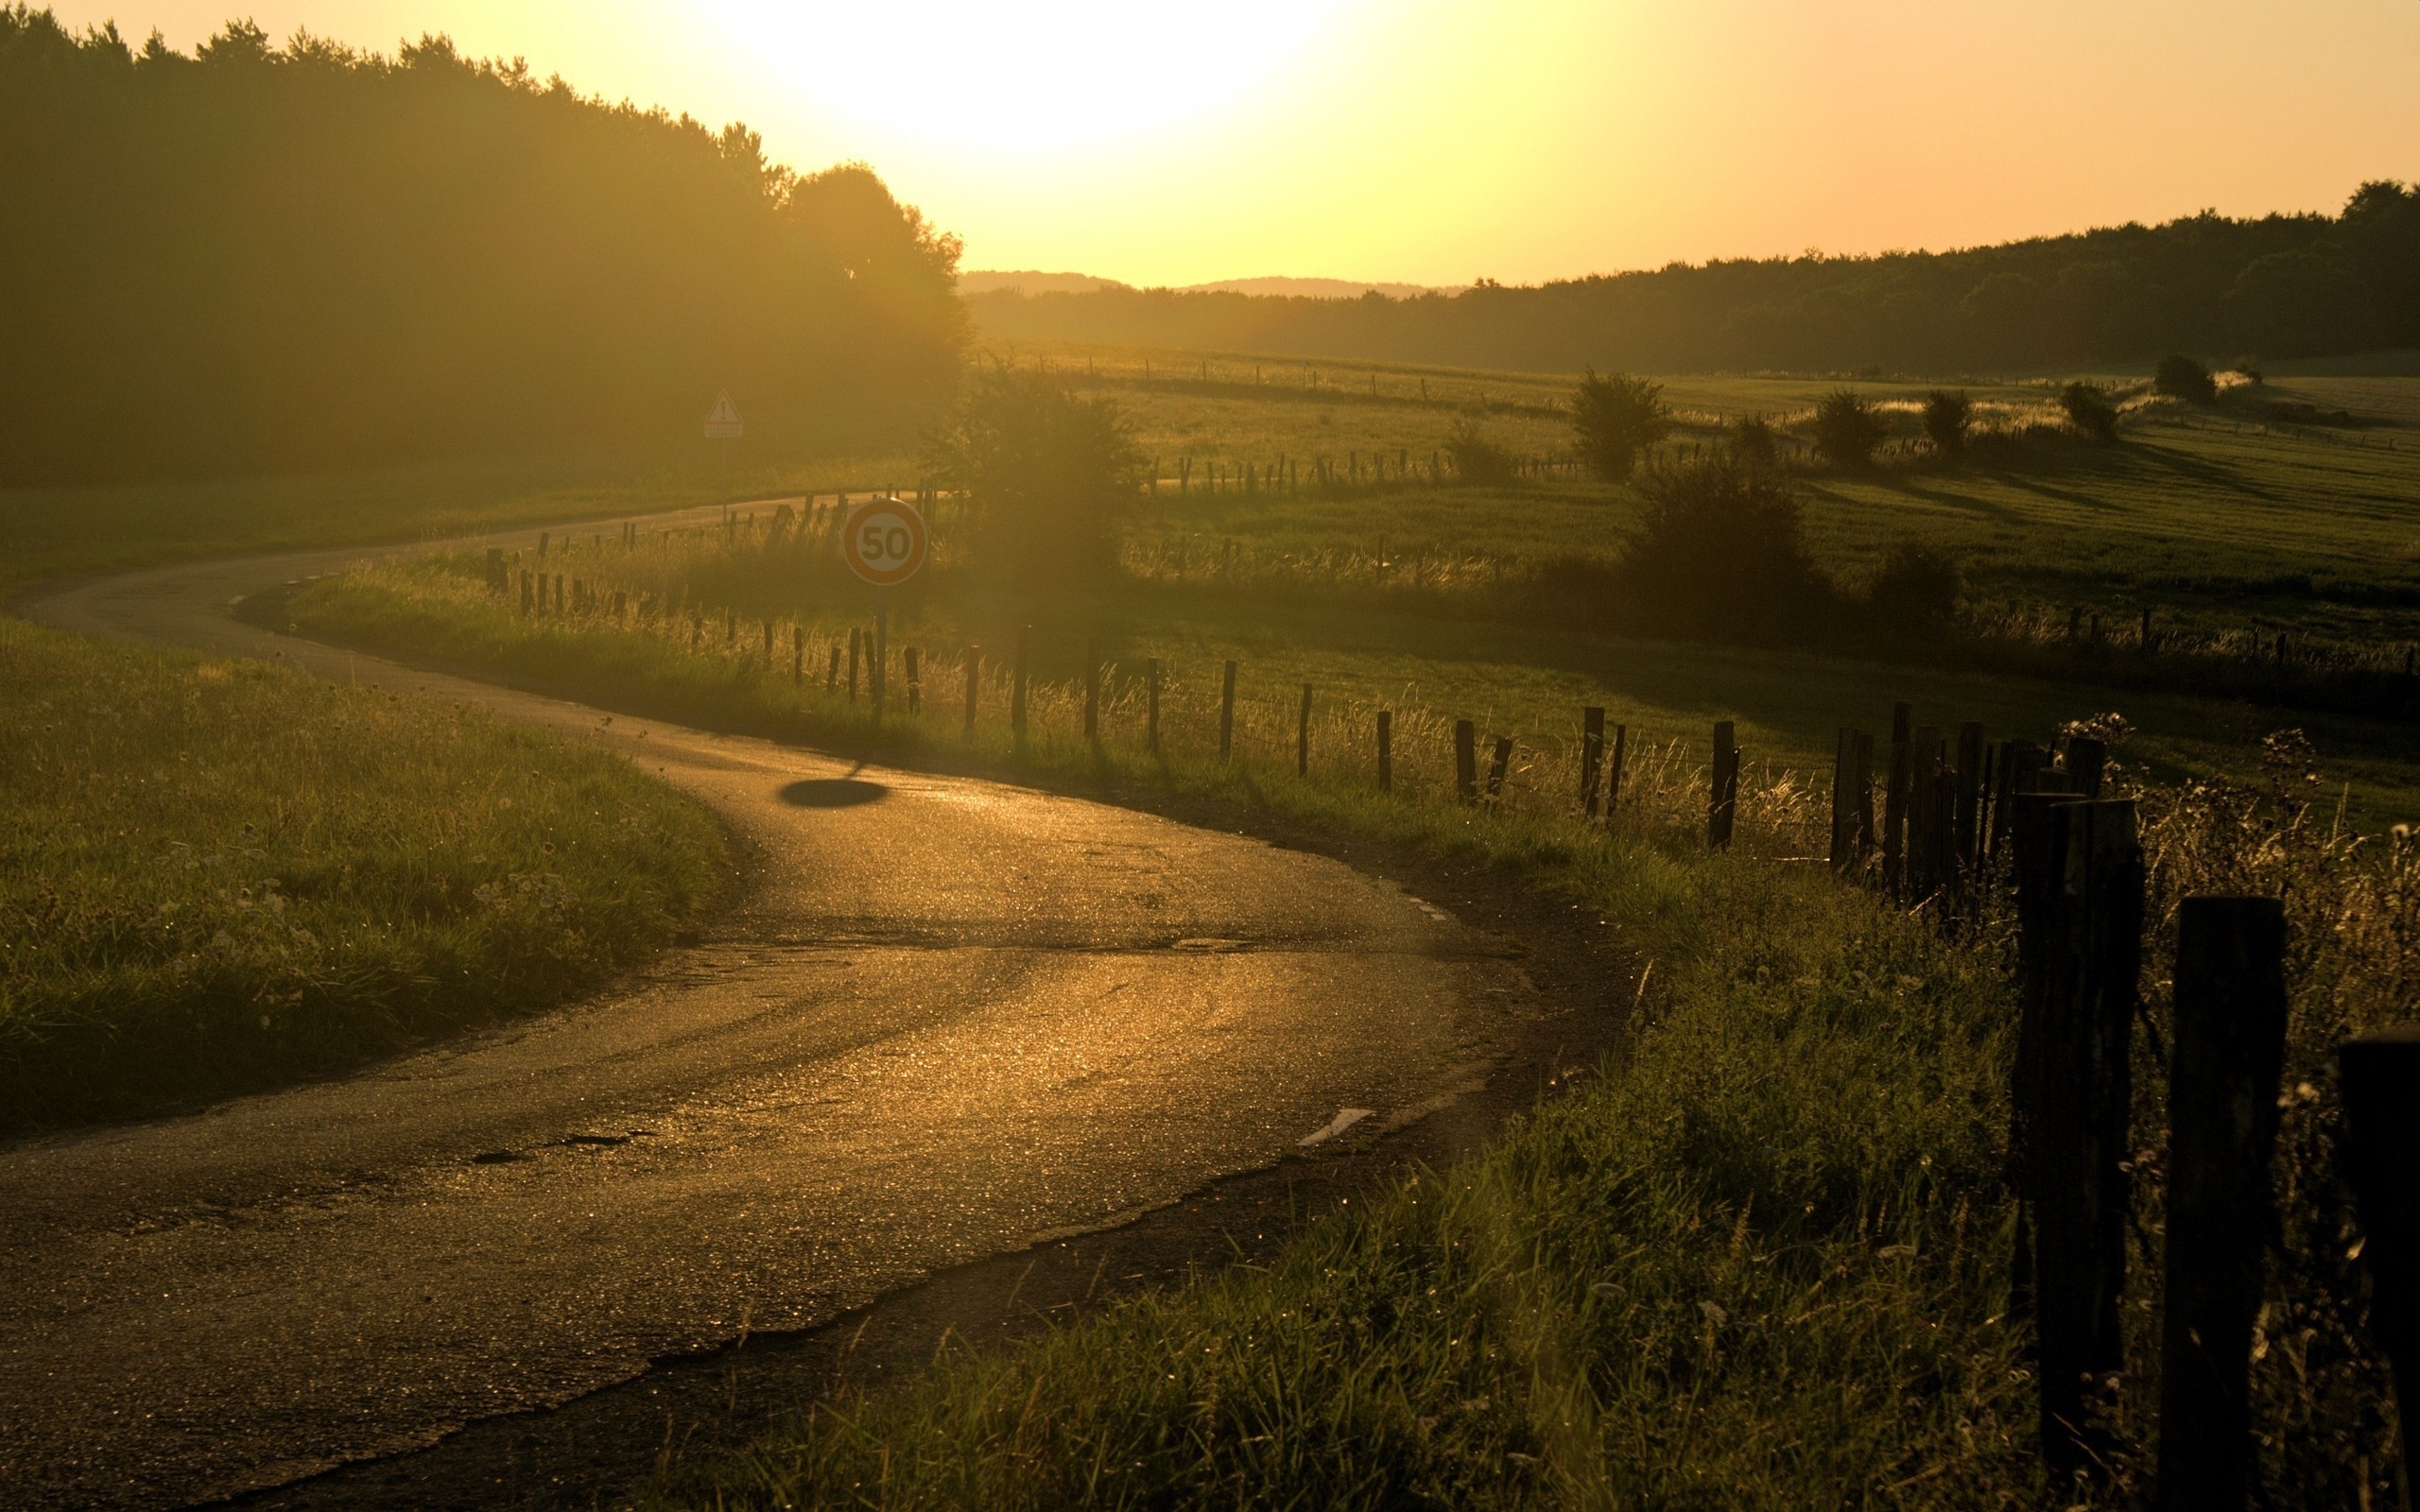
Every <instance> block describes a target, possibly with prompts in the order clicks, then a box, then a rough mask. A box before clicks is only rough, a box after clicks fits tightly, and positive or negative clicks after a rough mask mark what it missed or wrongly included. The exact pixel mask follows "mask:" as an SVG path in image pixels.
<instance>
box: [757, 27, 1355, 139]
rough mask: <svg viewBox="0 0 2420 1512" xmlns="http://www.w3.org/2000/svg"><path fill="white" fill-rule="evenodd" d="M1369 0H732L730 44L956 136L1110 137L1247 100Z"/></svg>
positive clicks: (809, 81)
mask: <svg viewBox="0 0 2420 1512" xmlns="http://www.w3.org/2000/svg"><path fill="white" fill-rule="evenodd" d="M1360 9H1365V5H1364V3H1363V0H1225V3H1222V4H1219V5H1201V4H1190V5H1167V4H1162V5H1135V4H1132V0H1122V3H1121V0H1039V3H1029V4H1026V5H1021V6H1002V5H999V4H996V3H985V0H917V3H905V4H888V5H876V6H868V5H862V4H855V5H833V4H812V5H782V4H775V3H771V0H732V3H729V4H725V5H721V6H717V7H716V8H714V12H713V13H714V16H715V19H716V22H717V26H718V28H719V30H720V31H721V32H722V34H723V36H724V38H725V40H726V43H727V45H729V46H731V47H732V48H734V49H735V51H736V52H737V53H738V54H739V55H740V56H745V57H748V58H750V59H752V60H753V66H754V67H755V68H757V69H758V70H760V71H761V72H762V73H764V74H766V75H769V76H770V77H772V78H774V79H775V80H777V81H778V82H779V83H780V84H781V85H783V86H785V87H787V88H789V89H793V90H796V91H797V92H798V93H799V94H801V95H802V96H804V99H805V101H807V102H811V103H815V104H819V105H821V106H822V107H823V108H825V109H829V110H831V111H833V112H835V113H837V114H839V115H842V116H845V117H848V118H851V119H855V120H860V121H865V122H867V123H869V124H872V125H875V126H876V127H877V129H879V130H880V132H881V133H882V134H883V135H885V136H889V137H893V138H894V139H901V138H904V139H907V140H909V141H913V142H916V143H919V144H922V145H925V146H941V147H947V148H950V149H953V150H956V151H960V152H969V153H983V152H986V151H1010V152H1013V151H1019V150H1030V149H1033V148H1060V149H1064V148H1080V147H1115V146H1123V145H1127V144H1139V143H1142V142H1146V141H1150V140H1153V139H1165V138H1166V137H1167V135H1169V134H1170V133H1173V132H1180V131H1183V130H1184V129H1188V128H1191V127H1195V126H1198V125H1200V124H1201V123H1203V122H1206V121H1209V120H1212V119H1215V118H1217V117H1219V116H1220V115H1222V114H1226V113H1229V112H1236V111H1237V110H1241V109H1244V108H1247V107H1248V106H1249V104H1250V102H1251V101H1252V100H1253V98H1254V97H1255V96H1257V95H1260V94H1263V93H1264V92H1266V91H1268V90H1269V89H1271V87H1272V86H1274V85H1275V84H1277V83H1278V82H1279V81H1281V80H1282V79H1284V78H1285V77H1288V74H1290V73H1293V72H1295V71H1297V70H1298V69H1299V68H1300V67H1301V66H1302V65H1303V64H1304V63H1305V61H1306V60H1308V59H1309V58H1311V57H1312V56H1314V55H1315V53H1316V52H1317V51H1318V48H1317V43H1320V42H1321V41H1322V39H1323V38H1325V37H1327V36H1329V35H1332V34H1334V33H1336V32H1338V31H1339V30H1340V29H1341V27H1342V26H1343V24H1344V22H1345V21H1346V19H1347V18H1348V16H1349V15H1350V14H1351V13H1352V12H1355V11H1357V10H1360Z"/></svg>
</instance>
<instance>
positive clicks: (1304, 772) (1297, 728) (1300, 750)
mask: <svg viewBox="0 0 2420 1512" xmlns="http://www.w3.org/2000/svg"><path fill="white" fill-rule="evenodd" d="M1294 775H1295V776H1297V777H1308V776H1310V775H1311V685H1310V684H1309V683H1307V682H1305V683H1304V684H1303V708H1302V712H1301V713H1299V714H1297V715H1296V716H1295V720H1294Z"/></svg>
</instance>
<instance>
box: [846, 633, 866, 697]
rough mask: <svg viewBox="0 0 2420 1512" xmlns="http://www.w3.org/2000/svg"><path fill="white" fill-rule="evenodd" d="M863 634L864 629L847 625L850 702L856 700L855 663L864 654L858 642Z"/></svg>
mask: <svg viewBox="0 0 2420 1512" xmlns="http://www.w3.org/2000/svg"><path fill="white" fill-rule="evenodd" d="M863 636H864V631H862V630H860V629H859V628H858V627H856V626H854V625H852V626H850V627H849V701H850V702H851V703H855V702H856V701H857V663H858V662H859V661H861V660H862V659H863V658H864V656H865V649H864V647H863V646H862V645H861V644H859V643H860V642H861V640H862V639H863Z"/></svg>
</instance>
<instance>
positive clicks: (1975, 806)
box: [1954, 719, 1983, 878]
mask: <svg viewBox="0 0 2420 1512" xmlns="http://www.w3.org/2000/svg"><path fill="white" fill-rule="evenodd" d="M1982 814H1983V727H1982V725H1981V723H1980V722H1979V721H1977V720H1973V719H1969V720H1967V721H1965V722H1964V723H1962V724H1961V725H1960V726H1959V727H1958V837H1957V844H1956V846H1955V848H1954V850H1955V852H1956V855H1957V860H1958V872H1959V875H1960V877H1961V878H1965V877H1971V876H1973V875H1974V874H1975V868H1976V864H1977V863H1978V862H1979V861H1981V859H1982V850H1981V845H1980V842H1981V835H1982V828H1981V825H1982Z"/></svg>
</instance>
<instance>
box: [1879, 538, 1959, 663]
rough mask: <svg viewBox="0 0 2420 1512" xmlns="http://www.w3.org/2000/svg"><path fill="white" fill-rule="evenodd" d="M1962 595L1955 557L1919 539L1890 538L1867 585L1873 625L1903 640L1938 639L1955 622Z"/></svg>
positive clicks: (1894, 637)
mask: <svg viewBox="0 0 2420 1512" xmlns="http://www.w3.org/2000/svg"><path fill="white" fill-rule="evenodd" d="M1965 596H1966V579H1965V575H1964V574H1963V573H1962V572H1960V571H1959V568H1958V561H1957V558H1953V557H1951V556H1950V555H1949V554H1948V553H1947V552H1945V551H1943V550H1942V549H1941V548H1940V547H1938V546H1928V545H1926V544H1925V543H1924V542H1922V541H1893V543H1892V545H1891V549H1890V550H1889V551H1887V552H1885V553H1884V554H1883V557H1882V564H1881V566H1879V567H1877V568H1876V569H1875V573H1874V576H1873V578H1872V579H1871V580H1869V581H1868V582H1867V583H1866V586H1865V608H1866V613H1867V615H1868V617H1869V618H1870V619H1871V621H1872V622H1873V625H1874V627H1875V628H1876V629H1877V630H1879V631H1881V632H1882V633H1883V634H1884V635H1887V636H1890V637H1892V638H1893V639H1896V640H1900V641H1906V642H1918V641H1929V640H1933V639H1937V638H1938V637H1939V636H1941V635H1942V634H1943V633H1944V632H1945V631H1947V630H1948V629H1949V628H1950V627H1952V626H1954V625H1956V624H1957V622H1958V610H1959V606H1960V605H1961V604H1962V602H1963V601H1964V599H1965Z"/></svg>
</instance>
